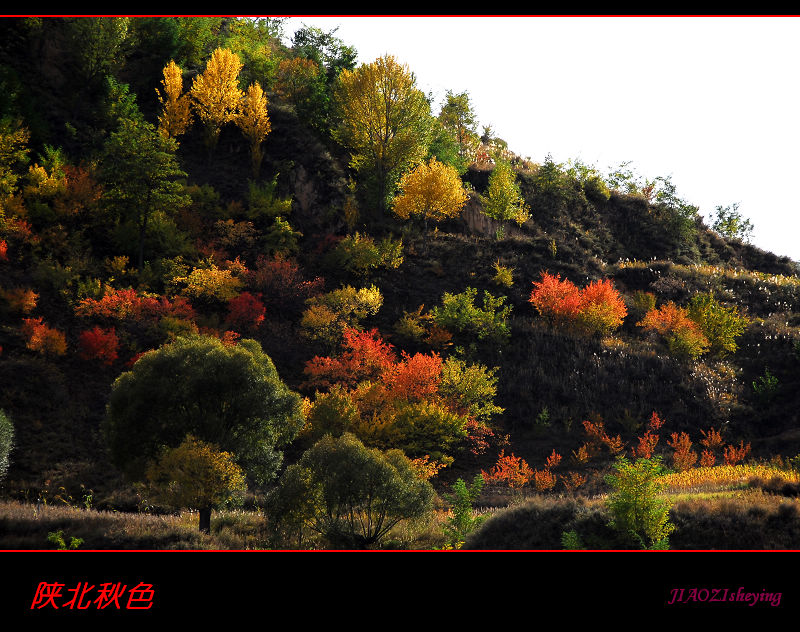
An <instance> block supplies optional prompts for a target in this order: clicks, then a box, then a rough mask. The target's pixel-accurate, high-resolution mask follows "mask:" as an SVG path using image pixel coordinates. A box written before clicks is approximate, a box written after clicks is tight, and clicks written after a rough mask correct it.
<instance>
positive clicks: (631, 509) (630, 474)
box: [606, 457, 675, 549]
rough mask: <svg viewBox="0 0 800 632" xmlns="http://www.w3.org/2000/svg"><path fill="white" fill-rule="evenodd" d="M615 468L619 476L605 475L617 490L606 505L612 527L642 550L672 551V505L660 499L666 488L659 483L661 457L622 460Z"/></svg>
mask: <svg viewBox="0 0 800 632" xmlns="http://www.w3.org/2000/svg"><path fill="white" fill-rule="evenodd" d="M614 469H615V470H616V474H609V475H608V476H606V482H607V483H608V484H609V485H610V486H611V487H612V488H613V490H614V491H612V492H611V494H610V495H609V497H608V500H607V502H606V505H607V507H608V511H609V513H610V514H611V523H610V524H611V526H613V527H614V528H615V529H616V530H617V531H619V532H620V533H621V534H624V535H627V536H628V537H630V538H631V539H632V540H633V541H634V542H636V543H638V544H639V545H640V546H641V548H644V549H666V548H669V541H668V537H669V534H670V533H671V532H672V531H673V530H674V528H675V527H674V525H672V524H670V522H669V507H670V506H669V503H668V502H666V501H664V500H661V499H659V498H658V493H659V492H660V491H661V489H662V488H663V484H662V483H659V481H658V476H659V474H660V473H661V471H662V467H661V462H660V459H659V457H655V458H653V459H637V460H636V461H635V462H633V463H631V462H630V461H628V460H627V459H626V458H625V457H620V458H618V459H617V462H616V464H615V465H614Z"/></svg>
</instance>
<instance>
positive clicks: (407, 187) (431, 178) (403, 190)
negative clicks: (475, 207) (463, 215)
mask: <svg viewBox="0 0 800 632" xmlns="http://www.w3.org/2000/svg"><path fill="white" fill-rule="evenodd" d="M398 187H399V189H400V193H399V194H398V195H397V196H396V197H395V198H394V212H395V215H397V216H398V217H399V218H401V219H409V218H410V217H418V218H420V219H423V220H424V221H425V223H426V225H427V222H428V221H431V222H433V223H438V222H440V221H442V220H445V219H448V218H450V217H456V216H457V215H458V214H459V213H460V212H461V209H462V208H464V204H466V202H467V192H466V191H465V190H464V185H463V183H462V182H461V178H459V176H458V173H457V172H456V170H455V169H454V168H453V167H451V166H450V165H445V164H443V163H441V162H439V161H438V160H436V159H435V158H431V159H430V161H428V162H427V163H425V162H423V163H420V164H419V165H417V166H416V167H414V169H412V170H411V171H408V172H406V174H405V175H403V177H402V178H401V179H400V183H399V185H398Z"/></svg>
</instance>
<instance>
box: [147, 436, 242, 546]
mask: <svg viewBox="0 0 800 632" xmlns="http://www.w3.org/2000/svg"><path fill="white" fill-rule="evenodd" d="M147 479H148V481H149V483H150V486H151V490H152V491H153V494H154V499H156V500H157V501H160V502H164V503H166V504H168V505H172V506H174V507H186V508H188V509H196V510H198V511H199V514H200V523H199V526H200V531H203V532H205V533H208V532H209V530H210V527H211V510H212V509H213V508H214V507H219V506H221V505H223V504H225V503H227V502H235V501H236V500H237V498H240V497H241V496H242V495H243V494H244V492H245V491H246V490H247V483H246V479H245V475H244V472H243V471H242V468H241V467H239V465H237V464H236V462H235V460H234V456H233V455H232V454H231V453H230V452H222V451H220V449H219V448H218V447H217V446H216V445H214V444H211V443H206V442H204V441H200V440H199V439H195V438H194V437H193V436H191V435H188V436H187V437H186V438H185V439H184V441H183V443H181V444H180V445H179V446H178V447H177V448H172V449H167V450H165V451H164V452H163V454H162V455H161V457H160V458H159V459H158V460H157V461H155V462H153V463H151V465H150V467H149V468H148V470H147Z"/></svg>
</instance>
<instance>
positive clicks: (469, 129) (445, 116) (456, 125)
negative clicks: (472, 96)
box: [439, 90, 480, 164]
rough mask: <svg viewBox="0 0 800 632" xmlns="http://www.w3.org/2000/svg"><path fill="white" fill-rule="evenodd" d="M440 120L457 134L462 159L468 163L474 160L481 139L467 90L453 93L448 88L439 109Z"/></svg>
mask: <svg viewBox="0 0 800 632" xmlns="http://www.w3.org/2000/svg"><path fill="white" fill-rule="evenodd" d="M439 121H440V122H441V123H442V125H444V127H445V129H447V130H449V131H450V132H451V133H452V134H453V135H454V136H455V139H456V142H457V143H458V155H459V157H460V158H461V160H463V161H465V162H466V163H467V164H468V163H470V162H472V160H473V159H474V155H475V149H476V148H477V144H478V142H479V140H480V139H479V138H478V132H477V123H478V122H477V119H476V117H475V112H473V110H472V105H471V104H470V102H469V94H468V93H467V92H462V93H460V94H453V92H452V91H450V90H448V91H447V94H446V96H445V102H444V104H443V105H442V109H441V110H440V111H439Z"/></svg>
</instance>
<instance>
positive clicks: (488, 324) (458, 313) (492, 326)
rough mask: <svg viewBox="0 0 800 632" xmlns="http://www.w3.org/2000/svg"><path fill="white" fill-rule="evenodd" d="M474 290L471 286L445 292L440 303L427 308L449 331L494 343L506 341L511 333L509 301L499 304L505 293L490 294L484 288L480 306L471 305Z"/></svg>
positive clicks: (475, 291) (439, 323)
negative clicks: (452, 292)
mask: <svg viewBox="0 0 800 632" xmlns="http://www.w3.org/2000/svg"><path fill="white" fill-rule="evenodd" d="M477 294H478V290H476V289H475V288H473V287H468V288H467V289H466V290H464V291H463V292H461V293H460V294H451V293H450V292H445V293H444V295H443V296H442V305H441V306H435V307H434V308H433V309H432V310H431V316H432V317H433V320H434V322H435V323H436V324H437V325H439V326H440V327H444V328H445V329H446V330H447V331H449V332H452V333H460V334H463V335H465V336H468V337H475V338H477V339H478V340H484V339H488V340H491V341H493V342H496V343H505V342H507V341H508V339H509V337H510V335H511V332H510V330H509V328H508V322H507V320H508V316H509V314H510V313H511V305H505V306H503V303H505V301H506V297H505V296H493V295H492V294H491V293H490V292H487V291H485V290H484V292H483V307H482V308H481V307H478V306H477V305H475V299H476V298H477Z"/></svg>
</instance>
